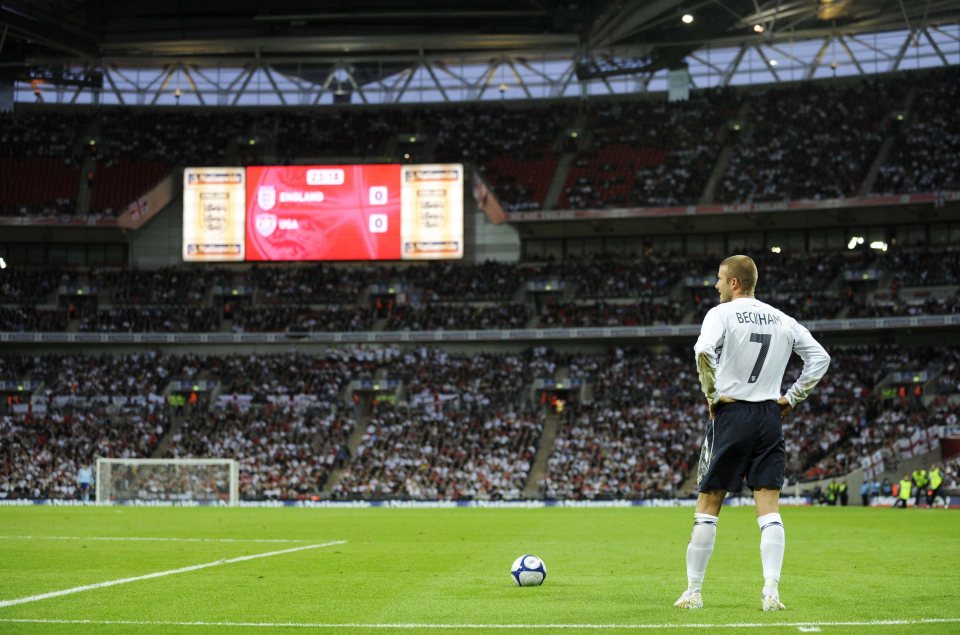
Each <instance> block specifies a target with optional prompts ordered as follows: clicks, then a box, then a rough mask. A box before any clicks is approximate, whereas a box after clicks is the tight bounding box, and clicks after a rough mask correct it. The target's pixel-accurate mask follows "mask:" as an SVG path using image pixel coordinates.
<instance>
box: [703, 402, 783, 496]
mask: <svg viewBox="0 0 960 635" xmlns="http://www.w3.org/2000/svg"><path fill="white" fill-rule="evenodd" d="M715 413H716V417H715V418H714V420H713V421H711V422H710V423H709V425H707V434H706V437H705V438H704V440H703V446H702V447H701V448H700V464H699V466H698V467H697V487H698V488H699V489H700V491H701V492H712V491H716V490H725V491H727V492H739V491H740V488H741V487H742V486H743V479H744V478H746V479H747V487H749V488H750V489H751V490H755V489H760V488H765V489H780V488H781V487H783V477H784V467H785V464H786V452H785V450H784V445H783V422H782V419H781V417H780V407H779V406H778V405H777V402H776V401H760V402H752V401H735V402H733V403H727V404H717V406H716V410H715Z"/></svg>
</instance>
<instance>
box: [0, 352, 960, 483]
mask: <svg viewBox="0 0 960 635" xmlns="http://www.w3.org/2000/svg"><path fill="white" fill-rule="evenodd" d="M831 354H832V357H833V361H832V364H831V368H830V371H829V372H828V373H827V375H826V377H825V378H824V380H823V381H822V383H821V384H820V385H819V386H818V388H817V390H816V391H815V392H814V393H813V395H812V396H811V398H810V399H808V400H807V401H805V402H804V403H803V404H801V405H800V406H799V407H798V408H797V409H796V410H795V411H794V412H792V413H791V414H790V415H788V416H787V417H786V418H785V421H784V432H785V441H786V450H787V474H788V479H789V480H790V481H791V482H793V481H797V480H803V479H816V478H821V477H827V476H836V475H842V474H845V473H847V472H849V471H851V470H852V469H855V468H857V467H859V466H860V465H862V464H863V463H864V461H865V459H868V458H869V459H870V460H873V459H872V458H871V457H874V456H875V455H877V454H878V453H879V455H880V456H881V457H885V460H886V463H885V464H886V465H887V466H888V469H896V467H895V466H896V464H897V461H898V460H899V459H900V458H901V457H902V456H906V455H905V452H908V451H911V452H918V451H920V450H919V449H918V448H921V447H928V448H929V447H933V446H932V444H933V443H934V442H935V441H934V438H933V437H931V436H930V435H931V434H936V433H935V432H932V431H933V430H934V428H935V427H936V426H940V425H944V424H946V425H956V424H957V423H958V416H960V411H958V410H957V406H956V404H955V403H953V401H952V400H953V398H954V397H955V396H956V394H957V391H958V390H960V370H958V369H960V354H958V353H957V351H956V349H954V348H951V347H917V348H904V347H898V348H896V349H893V348H890V347H880V346H876V347H870V348H832V349H831ZM561 369H566V372H565V374H564V375H563V376H564V377H570V378H573V379H578V380H580V381H583V382H584V383H585V384H586V385H587V386H588V388H587V389H585V391H584V392H583V393H582V394H580V393H579V391H578V393H577V394H576V395H572V396H571V399H570V401H569V403H568V404H567V405H566V408H565V409H561V414H560V416H561V418H562V423H561V426H560V429H559V432H558V434H557V437H556V438H555V442H554V447H553V448H551V449H550V457H549V460H548V464H547V473H546V477H545V480H544V482H543V483H542V484H539V485H538V486H539V492H540V494H541V495H543V496H546V497H550V498H563V499H603V498H651V497H661V496H685V495H687V494H688V491H687V489H686V488H688V487H690V482H689V481H688V480H687V479H688V477H689V476H690V475H691V470H693V469H694V466H695V465H696V460H697V456H698V452H699V444H700V437H701V435H702V433H703V421H704V420H705V417H706V404H705V403H704V399H703V397H702V395H701V394H700V389H699V382H698V380H697V375H696V370H695V368H694V366H693V363H692V354H691V353H690V352H689V350H687V349H686V348H679V349H675V350H670V349H668V350H664V351H658V352H653V351H650V350H647V349H613V350H611V351H610V352H608V353H606V354H595V353H589V354H587V353H562V354H561V353H557V352H555V351H551V350H549V349H546V348H537V349H528V350H526V351H521V352H516V353H505V354H491V353H478V354H465V353H454V352H450V351H446V350H442V349H436V348H427V347H420V348H412V349H399V348H396V347H382V348H351V347H347V348H331V349H329V350H328V351H327V352H326V353H322V354H298V353H282V354H272V355H264V354H255V353H249V354H233V355H196V354H192V355H165V354H160V353H156V352H145V353H140V354H135V355H49V356H48V355H21V356H10V355H5V356H0V381H3V382H7V384H8V385H9V384H13V385H25V386H28V388H29V389H30V390H31V391H32V398H31V399H28V401H29V403H28V402H27V401H22V400H21V399H20V397H18V398H17V399H16V400H14V401H10V400H8V402H7V405H6V410H5V411H4V413H3V415H2V419H0V497H3V496H6V497H14V496H27V497H46V496H51V497H70V496H72V495H74V493H75V487H76V481H75V478H76V469H77V468H78V467H79V466H80V465H89V464H91V463H92V462H93V461H94V458H95V457H96V456H106V457H145V456H149V455H150V454H151V453H153V452H154V451H155V449H156V448H157V445H158V443H159V442H160V440H161V439H162V438H163V437H164V434H165V432H166V431H167V430H168V429H169V427H170V416H171V413H173V415H174V416H176V417H178V418H179V417H180V416H182V417H183V425H182V427H180V428H179V429H177V430H175V431H174V432H173V433H172V434H171V435H169V437H170V438H169V440H168V443H169V446H168V450H167V452H168V454H169V455H170V456H179V457H187V456H227V457H235V458H238V459H240V461H241V488H242V496H243V497H244V498H278V499H285V498H301V497H306V496H315V495H318V494H319V492H320V491H321V490H323V488H324V487H325V485H326V481H327V479H328V477H329V475H330V474H331V473H332V472H333V471H334V470H337V469H343V470H344V472H343V478H342V479H341V480H340V481H338V482H337V484H336V487H335V488H334V489H333V490H332V493H333V495H334V496H336V497H338V498H357V497H367V498H370V497H413V498H428V499H433V498H443V499H452V498H482V499H510V498H517V497H519V496H520V494H521V492H523V491H524V489H525V488H526V486H527V485H528V482H527V481H528V479H529V472H530V468H531V465H532V462H533V459H534V457H535V455H536V453H537V450H538V447H539V444H540V438H541V434H542V430H543V426H544V418H543V417H544V414H545V412H546V410H547V408H548V403H547V402H543V403H541V402H540V401H538V400H537V399H536V398H535V396H534V391H533V390H532V386H534V382H535V381H536V380H538V379H554V378H559V377H561V376H560V375H558V372H559V371H560V370H561ZM924 370H925V371H927V372H928V373H930V375H929V376H930V378H931V380H932V381H934V383H936V385H937V386H938V388H937V389H936V390H935V393H936V394H935V395H934V399H933V401H932V402H931V403H930V404H925V402H924V400H923V399H921V398H920V397H918V396H917V395H916V394H914V393H913V392H912V390H913V388H911V391H906V392H903V393H902V394H900V393H897V392H896V391H895V392H894V393H891V394H887V393H886V392H883V391H880V390H878V384H879V382H880V381H881V380H883V379H884V378H886V377H888V376H891V373H893V372H896V371H904V372H906V373H908V374H909V375H910V376H913V375H915V374H916V373H917V372H919V371H924ZM798 373H799V364H798V363H797V362H796V360H795V361H794V363H793V364H792V366H791V367H790V368H789V369H788V372H787V381H786V382H785V384H786V386H788V385H789V384H790V383H792V381H793V379H794V378H795V376H796V375H797V374H798ZM388 380H389V381H391V382H399V383H393V384H390V385H391V386H396V390H397V391H398V392H396V393H394V394H393V396H392V397H390V398H383V397H382V395H383V393H376V392H373V393H367V394H368V395H370V396H372V397H374V399H373V406H372V412H369V413H368V414H369V420H365V423H364V424H363V425H364V432H363V435H362V439H361V440H360V443H359V446H358V447H357V449H356V450H355V451H354V452H352V453H351V451H350V448H349V447H348V445H349V439H350V435H351V432H352V431H353V430H354V429H355V428H356V426H357V425H358V424H357V421H358V420H359V419H361V418H362V417H363V416H366V415H362V412H363V410H362V408H364V407H366V406H365V405H364V403H367V404H368V403H369V401H368V402H361V401H360V400H358V399H353V398H352V397H353V396H354V395H355V394H360V393H354V392H353V390H348V387H351V386H352V384H351V382H360V383H361V384H363V382H367V384H363V385H367V386H368V387H367V388H363V387H358V388H356V389H357V390H361V391H362V390H371V388H370V386H372V384H373V383H374V381H378V382H383V383H384V384H385V385H386V384H387V382H388ZM172 381H181V382H185V383H186V384H187V385H188V386H199V389H200V390H210V389H211V386H216V391H217V393H218V394H219V395H220V396H219V398H218V399H217V400H215V402H214V404H213V405H212V406H210V407H208V406H207V405H206V403H207V402H206V401H204V400H200V401H199V402H198V404H197V405H195V406H191V407H188V408H187V409H186V410H183V409H182V408H181V409H178V410H176V411H174V410H173V409H171V408H168V407H167V400H166V399H165V398H164V397H163V396H162V395H163V394H164V393H165V392H167V391H168V390H169V389H170V387H171V382H172ZM204 382H205V383H204ZM201 384H203V385H201ZM368 384H369V385H368ZM204 386H205V387H204ZM357 386H360V384H357ZM786 386H785V388H786ZM390 390H393V388H391V389H390ZM551 407H552V406H551ZM554 411H555V410H554Z"/></svg>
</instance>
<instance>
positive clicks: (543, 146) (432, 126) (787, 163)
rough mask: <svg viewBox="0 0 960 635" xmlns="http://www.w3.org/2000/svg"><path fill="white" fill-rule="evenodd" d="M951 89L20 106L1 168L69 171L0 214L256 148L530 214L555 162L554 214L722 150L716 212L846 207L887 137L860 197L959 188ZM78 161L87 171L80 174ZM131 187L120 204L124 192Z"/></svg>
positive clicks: (698, 166)
mask: <svg viewBox="0 0 960 635" xmlns="http://www.w3.org/2000/svg"><path fill="white" fill-rule="evenodd" d="M955 80H956V72H955V71H941V72H937V73H931V74H927V75H923V74H921V75H916V76H915V77H911V78H906V79H905V78H895V79H889V80H863V81H858V82H855V83H847V84H840V85H838V84H833V83H830V84H822V83H820V84H818V83H811V84H805V85H803V86H802V87H794V88H789V89H780V90H772V91H768V92H766V93H762V94H749V93H746V92H732V91H729V90H724V91H717V90H705V91H696V92H694V94H693V95H692V96H691V98H690V100H689V101H687V102H674V103H668V102H666V101H661V100H652V99H650V100H629V99H591V100H589V101H588V102H587V103H586V104H583V105H581V104H573V103H568V104H562V105H556V104H554V105H548V106H542V105H530V104H519V105H511V106H509V107H507V106H503V105H483V106H468V107H456V108H452V107H438V106H431V107H426V108H421V109H413V110H411V109H377V110H376V111H371V110H366V109H356V108H349V107H345V108H333V109H324V111H323V112H307V111H298V110H293V111H283V112H278V111H270V110H265V111H257V112H250V111H236V110H231V111H228V112H220V111H218V110H214V109H188V110H184V111H180V110H178V111H176V112H170V111H160V110H153V109H148V108H140V109H138V108H101V109H98V110H96V111H94V110H85V109H77V110H70V111H60V110H57V111H53V110H37V109H35V108H24V109H22V110H21V111H17V112H15V113H12V114H4V115H2V118H0V163H2V161H4V160H30V161H41V160H50V161H54V162H56V163H57V164H58V166H60V167H64V166H65V167H68V168H70V169H69V170H66V171H64V170H62V169H59V167H57V166H47V165H46V164H43V163H42V162H41V163H36V164H35V165H34V166H33V167H32V168H31V169H33V170H35V171H42V172H43V173H44V174H45V175H49V176H50V178H47V177H45V178H44V180H45V181H46V182H47V183H51V182H60V181H70V182H69V183H65V184H64V188H58V190H57V193H55V194H51V193H50V192H49V191H48V192H47V193H46V194H44V192H43V188H40V189H37V191H34V190H35V189H36V188H32V189H29V190H25V191H24V192H25V194H16V195H14V194H11V193H12V192H19V191H21V190H17V189H15V188H14V186H15V185H16V182H19V181H24V179H23V178H20V176H18V177H17V178H13V176H12V174H13V173H12V170H13V169H14V166H15V164H14V163H11V164H10V165H9V169H8V165H7V164H3V165H4V168H5V169H4V170H3V172H4V173H5V177H7V176H9V177H10V179H9V181H10V182H9V183H8V184H7V186H6V187H4V188H0V206H2V209H0V212H2V213H3V214H17V215H20V214H34V213H38V214H45V215H53V216H57V215H61V214H73V213H75V212H76V199H77V194H78V191H79V189H78V188H79V183H80V181H81V179H86V180H87V181H88V185H90V186H91V187H92V194H93V202H92V205H93V209H92V211H93V212H95V213H102V212H105V211H107V209H108V207H109V210H110V211H111V212H112V213H114V214H115V213H117V211H118V210H119V209H121V208H122V206H123V205H125V204H126V203H127V202H129V201H123V202H121V203H119V204H117V202H116V201H113V199H111V198H110V195H109V192H107V190H114V189H117V188H121V189H124V195H123V198H131V197H135V196H137V195H139V193H142V191H145V189H146V188H147V187H149V186H150V185H152V184H153V183H154V182H155V181H156V180H157V178H158V174H162V173H165V172H169V170H170V168H171V167H172V166H182V165H195V166H204V165H223V164H224V162H225V161H226V159H227V157H229V156H239V157H240V160H242V161H244V162H247V163H251V164H252V163H257V162H258V161H262V160H263V157H262V156H261V154H258V152H261V151H260V148H273V149H274V151H275V152H276V153H277V155H276V160H277V161H278V162H279V163H303V162H305V161H323V160H328V159H331V158H333V157H337V158H339V159H340V160H343V159H344V158H352V159H354V160H363V159H371V158H375V159H376V160H378V161H379V160H383V159H384V158H385V157H387V156H389V155H390V154H391V153H393V154H395V156H393V157H392V158H393V159H394V160H399V159H400V156H402V155H403V154H407V155H408V156H411V157H412V159H407V160H436V161H458V162H460V161H463V162H470V163H475V164H476V165H477V166H478V169H479V171H480V172H481V173H482V174H483V175H484V177H485V179H486V180H487V182H488V183H489V184H490V185H491V187H492V188H493V190H494V191H495V193H496V194H497V196H498V198H499V199H500V200H501V202H502V203H503V205H504V207H505V209H507V210H530V209H540V208H541V207H542V206H543V205H544V203H545V202H546V197H547V190H548V188H549V186H550V183H551V181H552V180H553V178H554V176H555V172H556V170H557V166H558V165H559V164H560V161H559V158H560V156H561V155H563V154H568V155H572V156H573V161H572V165H571V168H570V170H569V173H568V174H567V176H566V180H565V182H564V184H563V186H562V188H561V191H560V196H559V200H558V201H557V206H558V207H559V208H564V209H571V208H603V207H615V206H636V205H643V206H675V205H686V204H696V203H698V202H699V201H700V199H701V197H702V196H703V195H704V193H705V191H706V186H707V183H708V181H709V178H710V175H711V172H712V171H713V169H714V167H715V166H716V163H717V160H718V158H719V156H720V150H721V148H722V147H723V145H724V144H727V143H731V142H732V147H733V154H732V157H731V159H730V163H729V166H728V167H727V169H726V172H725V174H724V176H723V178H722V180H721V182H720V184H719V186H718V187H717V190H716V192H715V194H714V199H715V200H716V201H718V202H750V201H782V200H787V199H804V198H807V199H827V198H836V197H845V196H852V195H855V194H857V193H858V192H859V190H860V189H861V185H862V184H863V181H864V179H865V178H866V176H867V172H868V170H869V168H870V165H871V163H872V161H873V159H874V158H875V157H876V156H877V152H878V150H879V148H880V146H881V143H882V141H883V139H884V138H885V137H887V136H890V135H894V136H895V139H896V141H895V143H894V146H893V148H892V150H891V152H890V153H889V156H888V157H887V159H886V162H885V163H884V165H883V166H882V167H881V168H880V171H879V174H878V178H877V180H876V182H875V183H874V186H873V190H874V191H876V192H882V193H908V192H918V191H926V192H929V191H939V190H949V189H951V188H953V189H956V187H957V183H958V178H960V177H958V170H960V164H958V161H957V159H956V157H957V156H958V155H960V151H958V148H960V132H958V130H957V127H956V124H955V122H954V118H952V117H951V116H950V115H949V113H951V112H954V111H955V110H956V105H957V99H958V94H960V92H958V89H957V82H956V81H955ZM912 86H915V87H916V88H915V89H914V90H916V98H915V99H914V101H913V105H912V110H911V111H910V112H909V113H908V119H907V120H906V125H905V126H904V127H903V129H902V130H898V125H899V122H898V119H897V115H901V116H902V115H903V108H904V105H905V95H906V94H907V92H908V91H909V90H911V87H912ZM343 130H350V131H351V134H349V135H344V134H343ZM730 135H733V137H731V136H730ZM399 138H406V139H411V141H410V142H409V143H406V142H403V143H401V142H400V141H399V140H398V139H399ZM411 153H413V154H412V155H411ZM85 159H92V160H93V162H94V163H93V165H94V167H93V169H92V170H88V172H87V173H85V174H83V175H81V174H80V169H79V168H80V165H81V164H83V163H84V160H85ZM54 168H57V169H54ZM157 170H160V172H158V171H157ZM7 172H10V174H9V175H8V174H6V173H7ZM130 184H132V185H131V187H132V188H133V189H132V190H130V191H131V192H134V194H130V193H129V192H127V191H126V187H127V185H130ZM48 189H49V188H48ZM8 194H10V195H9V196H8ZM104 197H106V198H104ZM108 199H109V201H110V203H109V206H108V205H107V203H106V202H105V201H107V200H108ZM131 200H132V199H131Z"/></svg>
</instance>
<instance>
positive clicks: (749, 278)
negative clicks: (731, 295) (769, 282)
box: [720, 255, 760, 293]
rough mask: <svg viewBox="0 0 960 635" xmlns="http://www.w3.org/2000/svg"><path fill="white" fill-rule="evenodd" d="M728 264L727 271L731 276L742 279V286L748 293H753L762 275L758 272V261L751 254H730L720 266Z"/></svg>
mask: <svg viewBox="0 0 960 635" xmlns="http://www.w3.org/2000/svg"><path fill="white" fill-rule="evenodd" d="M724 265H726V267H727V273H728V274H729V275H730V277H731V278H736V279H737V280H739V281H740V286H741V287H743V290H744V291H745V292H747V293H753V292H754V291H756V289H757V279H758V278H759V277H760V275H759V274H758V273H757V263H755V262H754V261H753V258H751V257H750V256H742V255H737V256H730V257H729V258H727V259H726V260H724V261H723V262H721V263H720V266H721V267H722V266H724Z"/></svg>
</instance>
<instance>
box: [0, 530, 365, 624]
mask: <svg viewBox="0 0 960 635" xmlns="http://www.w3.org/2000/svg"><path fill="white" fill-rule="evenodd" d="M346 542H347V541H346V540H335V541H333V542H323V543H320V544H316V545H306V546H304V547H293V548H292V549H283V550H281V551H268V552H267V553H256V554H253V555H251V556H240V557H239V558H229V559H226V560H216V561H214V562H206V563H204V564H195V565H191V566H189V567H181V568H179V569H170V570H169V571H157V572H156V573H148V574H146V575H138V576H135V577H132V578H120V579H118V580H107V581H106V582H97V583H96V584H85V585H84V586H78V587H73V588H72V589H63V590H62V591H51V592H49V593H41V594H40V595H31V596H28V597H24V598H16V599H14V600H0V608H3V607H6V606H15V605H17V604H26V603H27V602H37V601H39V600H46V599H49V598H56V597H60V596H61V595H70V594H72V593H80V592H81V591H92V590H94V589H104V588H106V587H111V586H116V585H118V584H127V583H128V582H138V581H140V580H150V579H153V578H162V577H164V576H168V575H174V574H177V573H188V572H190V571H199V570H200V569H207V568H209V567H219V566H220V565H224V564H233V563H234V562H246V561H247V560H256V559H257V558H269V557H270V556H280V555H283V554H285V553H296V552H297V551H306V550H308V549H320V548H322V547H332V546H334V545H342V544H345V543H346ZM78 623H81V622H78Z"/></svg>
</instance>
